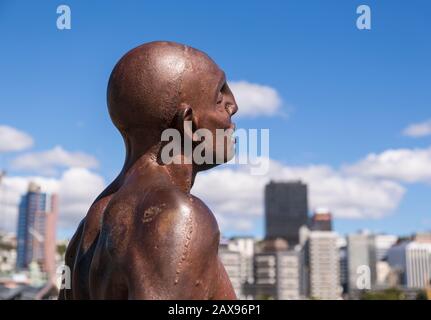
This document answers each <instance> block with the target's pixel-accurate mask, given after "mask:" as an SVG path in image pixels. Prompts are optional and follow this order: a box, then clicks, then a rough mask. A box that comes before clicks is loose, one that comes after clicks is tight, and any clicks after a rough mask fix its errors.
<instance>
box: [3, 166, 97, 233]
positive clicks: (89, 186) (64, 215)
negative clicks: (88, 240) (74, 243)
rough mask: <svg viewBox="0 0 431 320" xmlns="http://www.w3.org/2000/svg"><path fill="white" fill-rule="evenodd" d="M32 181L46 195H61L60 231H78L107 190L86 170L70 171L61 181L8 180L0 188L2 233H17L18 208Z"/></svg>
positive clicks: (25, 178)
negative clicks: (101, 194)
mask: <svg viewBox="0 0 431 320" xmlns="http://www.w3.org/2000/svg"><path fill="white" fill-rule="evenodd" d="M30 181H34V182H36V183H37V184H39V185H40V186H41V188H42V191H43V192H48V193H58V195H59V201H60V203H59V206H60V212H59V219H58V222H59V228H76V227H77V226H78V223H79V221H80V220H81V219H82V218H83V217H84V216H85V214H86V213H87V210H88V208H89V207H90V205H91V203H92V202H93V201H94V199H95V198H96V197H97V195H98V194H99V193H100V192H101V191H102V190H103V188H104V186H105V181H104V179H103V178H102V177H101V176H99V175H97V174H95V173H93V172H91V171H89V170H88V169H84V168H70V169H68V170H66V171H65V172H64V173H63V174H62V176H61V177H60V178H59V179H56V178H46V177H40V176H27V177H18V176H9V177H8V176H6V177H5V178H4V179H3V181H2V184H1V185H0V212H1V213H2V215H1V220H0V228H1V229H6V230H8V231H16V227H17V225H16V224H17V217H18V204H19V201H20V197H21V195H22V194H24V193H26V191H27V188H28V183H29V182H30Z"/></svg>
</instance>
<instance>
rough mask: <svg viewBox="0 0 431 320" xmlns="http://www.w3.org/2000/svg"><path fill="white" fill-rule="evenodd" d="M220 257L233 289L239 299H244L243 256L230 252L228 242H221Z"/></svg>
mask: <svg viewBox="0 0 431 320" xmlns="http://www.w3.org/2000/svg"><path fill="white" fill-rule="evenodd" d="M218 255H219V258H220V261H221V262H222V263H223V265H224V268H225V270H226V273H227V275H228V276H229V279H230V282H231V283H232V287H233V289H234V291H235V294H236V296H237V297H238V298H239V299H242V298H243V293H242V283H241V255H240V253H239V252H237V251H232V250H229V248H228V243H227V240H223V241H221V242H220V246H219V251H218Z"/></svg>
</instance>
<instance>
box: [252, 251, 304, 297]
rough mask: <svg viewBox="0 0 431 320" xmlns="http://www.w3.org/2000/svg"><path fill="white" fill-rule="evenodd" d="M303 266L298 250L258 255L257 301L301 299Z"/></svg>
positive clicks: (256, 266) (255, 265) (256, 259)
mask: <svg viewBox="0 0 431 320" xmlns="http://www.w3.org/2000/svg"><path fill="white" fill-rule="evenodd" d="M275 247H276V246H275ZM302 265H303V257H302V254H301V251H300V250H299V249H298V248H296V249H294V250H269V251H263V252H260V253H256V254H255V256H254V270H255V281H256V282H255V297H256V299H267V298H270V299H275V300H298V299H301V297H302V296H301V282H302V276H301V270H302Z"/></svg>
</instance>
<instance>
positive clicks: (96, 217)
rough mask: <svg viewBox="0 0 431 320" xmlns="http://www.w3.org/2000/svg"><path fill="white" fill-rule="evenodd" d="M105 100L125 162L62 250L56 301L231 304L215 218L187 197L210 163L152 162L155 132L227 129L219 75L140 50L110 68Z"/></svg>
mask: <svg viewBox="0 0 431 320" xmlns="http://www.w3.org/2000/svg"><path fill="white" fill-rule="evenodd" d="M107 100H108V109H109V113H110V116H111V119H112V121H113V123H114V125H115V126H116V127H117V128H118V130H119V131H120V133H121V134H122V136H123V138H124V142H125V145H126V159H125V163H124V166H123V169H122V170H121V172H120V174H119V175H118V177H117V178H116V179H115V180H114V181H113V182H112V183H111V184H110V185H109V186H108V187H107V188H106V189H105V190H104V191H103V192H102V193H101V194H100V195H99V196H98V198H97V199H96V200H95V201H94V203H93V204H92V205H91V207H90V209H89V211H88V213H87V215H86V217H85V218H84V219H83V221H82V222H81V223H80V225H79V227H78V229H77V231H76V233H75V235H74V236H73V238H72V239H71V241H70V244H69V246H68V248H67V252H66V265H67V266H69V268H70V269H71V274H72V281H71V289H62V290H61V292H60V296H59V299H235V298H236V296H235V293H234V291H233V288H232V285H231V283H230V280H229V278H228V276H227V274H226V271H225V269H224V266H223V265H222V263H221V262H220V260H219V258H218V245H219V237H220V232H219V228H218V225H217V222H216V220H215V218H214V215H213V214H212V212H211V211H210V209H208V207H207V206H206V205H205V204H204V203H203V202H202V201H201V200H200V199H198V198H197V197H195V196H193V195H191V194H190V189H191V188H192V186H193V182H194V179H195V176H196V174H197V173H198V172H199V171H201V170H205V169H209V168H211V167H213V166H215V165H216V164H207V163H204V164H199V165H198V164H196V163H195V162H194V161H192V163H191V164H189V163H187V161H183V162H182V163H181V164H176V163H170V164H166V163H163V161H161V159H160V153H161V150H162V148H163V146H164V145H165V144H166V143H165V142H163V141H161V134H162V132H163V131H164V130H166V129H169V128H172V129H177V130H178V131H179V132H180V133H181V135H182V136H183V138H186V137H184V136H185V135H186V134H185V131H184V126H183V124H184V122H185V121H190V122H191V123H192V130H193V131H195V130H198V129H202V128H204V129H208V130H209V131H210V132H213V133H215V131H216V129H224V130H225V129H233V128H234V125H233V123H232V122H231V116H232V115H233V114H234V113H235V112H236V111H237V110H238V107H237V105H236V102H235V99H234V96H233V94H232V92H231V91H230V89H229V87H228V85H227V83H226V78H225V75H224V72H223V71H222V70H221V69H220V68H219V67H218V66H217V65H216V64H215V63H214V62H213V61H212V60H211V59H210V58H209V57H208V56H207V55H206V54H205V53H203V52H201V51H199V50H197V49H194V48H191V47H189V46H185V45H182V44H178V43H173V42H161V41H160V42H151V43H146V44H144V45H141V46H139V47H137V48H135V49H133V50H131V51H129V52H128V53H127V54H125V55H124V56H123V57H122V58H121V59H120V61H119V62H118V63H117V65H116V66H115V68H114V70H113V71H112V74H111V77H110V79H109V84H108V92H107ZM195 145H196V143H195V141H194V140H193V147H195ZM213 146H214V148H216V143H214V144H213ZM179 157H180V159H182V160H185V158H187V157H188V155H186V154H184V152H183V150H182V151H181V154H180V155H179ZM229 158H230V157H229V156H228V155H225V157H224V160H225V161H228V160H229ZM208 187H209V188H210V187H211V186H208Z"/></svg>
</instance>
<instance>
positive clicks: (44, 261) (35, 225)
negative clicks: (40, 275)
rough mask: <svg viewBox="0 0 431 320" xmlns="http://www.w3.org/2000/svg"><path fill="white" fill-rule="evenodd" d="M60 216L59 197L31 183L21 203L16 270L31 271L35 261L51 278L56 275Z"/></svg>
mask: <svg viewBox="0 0 431 320" xmlns="http://www.w3.org/2000/svg"><path fill="white" fill-rule="evenodd" d="M57 215H58V204H57V196H56V195H48V194H46V193H42V192H41V190H40V186H38V185H37V184H35V183H30V184H29V188H28V192H27V193H26V194H25V195H23V196H22V197H21V202H20V204H19V216H18V230H17V260H16V267H17V269H19V270H21V269H28V267H29V265H30V263H32V262H36V263H38V265H39V266H40V268H41V270H42V271H44V272H46V273H47V274H48V275H50V276H52V275H54V274H55V251H56V244H55V233H56V223H57Z"/></svg>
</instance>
